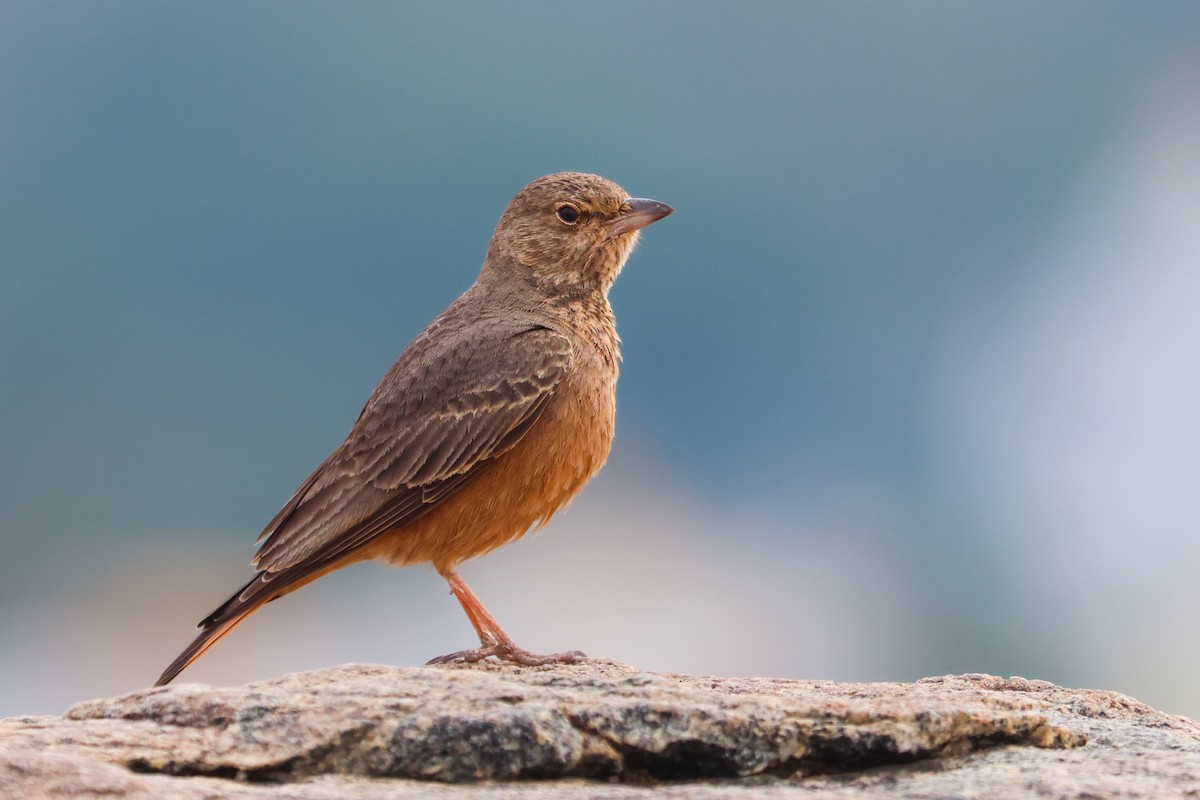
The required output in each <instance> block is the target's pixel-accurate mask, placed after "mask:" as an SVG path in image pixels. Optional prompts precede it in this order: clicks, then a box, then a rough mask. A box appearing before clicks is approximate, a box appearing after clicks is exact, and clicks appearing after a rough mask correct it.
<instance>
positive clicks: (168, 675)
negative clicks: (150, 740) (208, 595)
mask: <svg viewBox="0 0 1200 800" xmlns="http://www.w3.org/2000/svg"><path fill="white" fill-rule="evenodd" d="M258 582H259V576H257V575H255V576H254V579H253V580H251V581H250V582H249V583H247V584H246V585H245V586H243V587H242V588H241V589H238V590H237V592H235V593H234V595H233V596H232V597H230V598H229V599H228V600H226V601H225V602H224V603H222V604H221V605H220V606H219V607H218V608H217V609H216V610H215V611H213V612H212V613H211V614H209V615H208V616H207V617H206V618H205V619H204V621H203V622H201V623H200V635H199V636H197V637H196V638H195V639H194V640H193V641H192V643H191V644H189V645H188V646H187V648H186V649H185V650H184V651H183V652H182V653H180V654H179V657H178V658H176V659H175V660H174V661H172V662H171V666H169V667H167V668H166V669H165V670H163V674H162V675H160V676H159V678H158V681H157V682H156V683H155V684H154V685H155V686H166V685H167V684H168V683H170V682H171V681H173V680H175V678H176V676H178V675H179V673H181V672H183V671H184V670H185V669H187V668H188V666H189V665H191V663H192V662H193V661H195V660H196V659H197V658H199V657H200V656H202V655H204V653H205V651H207V650H208V648H210V647H212V646H213V645H214V644H216V643H217V641H218V640H220V639H221V637H222V636H224V635H225V634H227V633H229V632H230V631H231V630H233V629H234V628H235V627H237V624H238V623H239V622H241V621H242V620H244V619H245V618H246V617H248V616H250V615H251V614H253V613H254V612H255V611H257V610H258V609H259V608H261V607H262V606H263V605H264V604H266V603H267V602H268V601H270V600H272V599H273V597H272V596H271V595H266V596H264V595H263V594H258V595H257V596H255V595H254V594H250V592H251V591H252V590H253V588H254V585H255V584H256V583H258ZM247 595H249V596H247Z"/></svg>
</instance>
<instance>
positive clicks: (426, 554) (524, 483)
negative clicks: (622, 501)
mask: <svg viewBox="0 0 1200 800" xmlns="http://www.w3.org/2000/svg"><path fill="white" fill-rule="evenodd" d="M614 389H615V380H614V381H604V382H602V383H599V384H593V385H590V386H579V385H572V384H571V382H570V380H569V379H568V381H567V382H566V385H565V386H563V387H562V390H560V393H559V394H558V395H557V396H556V397H555V398H554V400H552V401H551V403H550V404H549V405H548V406H547V407H546V409H545V411H544V412H543V413H542V416H541V417H540V418H539V419H538V421H537V423H536V424H535V425H534V426H533V427H532V428H531V429H530V430H529V432H528V433H527V434H525V436H524V437H523V438H522V439H521V440H520V441H519V442H518V443H517V444H516V445H515V446H514V447H513V448H512V449H511V450H509V451H508V452H507V453H505V454H503V455H502V456H500V457H498V458H496V459H495V460H493V461H492V462H490V463H488V464H484V465H481V466H480V468H479V469H480V472H479V473H478V474H477V475H475V476H473V477H472V478H471V480H470V481H469V482H468V484H467V485H466V486H464V487H463V488H462V489H460V490H459V491H458V492H457V493H456V494H455V495H454V496H453V497H451V498H449V499H447V500H446V501H445V502H444V503H442V504H441V505H440V506H438V508H436V509H435V510H433V511H431V512H430V513H429V514H427V515H426V516H424V517H421V518H420V519H418V520H416V521H415V522H413V523H411V524H409V525H407V526H405V527H403V528H399V529H397V530H395V531H390V532H388V533H385V534H383V535H382V536H380V537H379V538H378V539H377V540H376V541H375V542H373V543H372V544H371V545H368V546H367V548H364V551H365V552H364V553H363V556H364V557H366V558H378V559H382V560H385V561H389V562H391V563H393V564H413V563H418V562H422V561H431V562H433V564H434V565H435V566H437V567H452V566H454V565H455V564H457V563H459V562H461V561H464V560H466V559H468V558H472V557H473V556H477V555H481V554H483V553H486V552H488V551H490V550H494V549H495V548H497V547H499V546H500V545H502V544H506V543H508V542H510V541H512V540H513V539H515V538H517V537H519V536H520V535H521V534H523V533H525V532H526V531H528V530H529V529H530V528H531V527H533V526H535V525H541V524H543V523H545V522H546V521H547V520H549V519H550V517H551V516H552V515H553V514H554V512H555V511H557V510H558V509H559V508H561V507H562V506H564V505H565V504H566V503H567V502H568V501H570V500H571V498H572V497H574V496H575V494H576V493H577V492H578V491H579V490H580V489H581V488H583V485H584V484H585V483H587V481H588V479H589V478H591V477H592V476H593V475H595V474H596V472H598V471H599V469H600V467H601V466H603V465H604V461H605V459H606V458H607V457H608V451H609V446H610V445H611V444H612V438H613V423H614V416H615V402H614V401H615V391H614Z"/></svg>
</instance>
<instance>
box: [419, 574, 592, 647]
mask: <svg viewBox="0 0 1200 800" xmlns="http://www.w3.org/2000/svg"><path fill="white" fill-rule="evenodd" d="M438 574H440V575H441V576H442V577H443V578H445V579H446V583H448V584H450V591H451V592H453V593H454V596H455V598H457V599H458V602H459V605H461V606H462V607H463V611H465V612H466V613H467V619H469V620H471V625H473V626H474V628H475V632H476V633H478V634H479V644H480V646H479V647H477V648H475V649H474V650H462V651H460V652H457V653H450V654H449V655H444V656H438V657H437V658H435V659H433V660H431V661H430V662H429V663H430V664H446V663H449V662H452V661H465V662H468V663H474V662H476V661H482V660H483V659H485V658H489V657H492V658H496V659H498V660H500V661H509V662H511V663H513V664H520V665H522V666H526V667H538V666H542V665H543V664H571V663H574V662H576V661H579V660H580V659H582V658H584V655H583V653H580V652H579V651H578V650H571V651H570V652H567V653H555V654H554V655H548V656H540V655H537V654H536V653H531V652H529V651H528V650H525V649H523V648H520V647H517V645H516V644H515V643H514V642H513V640H512V639H511V638H509V635H508V634H507V633H505V632H504V629H503V628H501V627H500V623H499V622H497V621H496V618H495V617H493V616H492V614H491V612H490V611H488V610H487V608H485V607H484V605H483V603H481V602H479V598H478V597H476V596H475V593H474V592H472V591H471V589H470V587H468V586H467V584H466V581H464V580H463V579H462V578H460V577H459V575H458V573H457V572H456V571H455V570H454V569H453V568H451V567H447V568H445V569H440V568H439V569H438Z"/></svg>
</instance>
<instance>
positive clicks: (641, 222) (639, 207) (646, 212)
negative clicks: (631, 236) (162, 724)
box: [608, 197, 675, 236]
mask: <svg viewBox="0 0 1200 800" xmlns="http://www.w3.org/2000/svg"><path fill="white" fill-rule="evenodd" d="M627 205H628V206H629V210H628V211H623V212H621V214H620V215H619V216H617V217H615V218H614V219H612V220H610V221H609V223H608V233H609V235H610V236H619V235H621V234H622V233H632V232H633V231H637V230H641V229H642V228H644V227H646V226H647V225H649V224H651V223H654V222H658V221H659V220H660V219H662V218H663V217H665V216H667V215H668V214H670V213H671V212H672V211H674V210H675V209H673V208H671V207H670V206H669V205H667V204H666V203H660V202H658V201H657V200H646V199H643V198H641V197H631V198H629V200H628V202H627Z"/></svg>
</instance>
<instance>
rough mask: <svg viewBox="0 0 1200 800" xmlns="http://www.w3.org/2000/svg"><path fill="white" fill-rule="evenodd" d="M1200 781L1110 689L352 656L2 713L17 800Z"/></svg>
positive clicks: (832, 794)
mask: <svg viewBox="0 0 1200 800" xmlns="http://www.w3.org/2000/svg"><path fill="white" fill-rule="evenodd" d="M651 794H653V796H654V797H660V796H666V797H672V796H673V797H701V798H707V797H712V798H716V797H777V796H778V797H785V796H786V797H792V796H795V797H805V798H850V797H854V798H864V797H878V798H884V797H886V798H934V797H964V798H992V797H995V798H1012V797H1039V798H1044V797H1072V798H1080V797H1098V798H1099V797H1118V796H1119V797H1147V798H1151V797H1153V798H1171V797H1181V798H1182V797H1193V798H1194V797H1197V796H1200V725H1197V724H1196V723H1195V722H1192V721H1191V720H1187V719H1184V718H1182V717H1171V716H1168V715H1165V714H1162V713H1160V712H1158V711H1155V710H1154V709H1151V708H1149V707H1147V706H1144V705H1142V704H1140V703H1138V702H1136V701H1134V700H1131V699H1129V698H1127V697H1123V696H1121V695H1118V694H1114V693H1111V692H1099V691H1084V690H1071V689H1063V688H1059V687H1057V686H1054V685H1052V684H1049V683H1044V682H1040V681H1028V680H1024V679H1021V678H1011V679H1007V680H1005V679H1002V678H996V677H991V676H986V675H965V676H958V677H945V678H930V679H926V680H923V681H919V682H917V683H915V684H899V683H872V684H841V683H830V682H824V681H783V680H769V679H758V678H752V679H731V678H696V677H688V676H683V675H664V674H653V673H646V672H641V671H638V670H636V669H633V668H631V667H627V666H624V665H622V664H616V663H611V662H603V661H587V662H585V663H582V664H577V665H571V666H557V667H540V668H529V669H526V668H516V667H511V666H502V665H496V664H490V663H489V664H477V665H473V666H447V667H435V668H424V669H397V668H391V667H376V666H345V667H340V668H336V669H328V670H321V671H317V672H308V673H300V674H296V675H288V676H285V677H282V678H279V679H277V680H271V681H266V682H262V683H253V684H249V685H247V686H244V687H241V688H236V689H222V688H211V687H205V686H198V685H188V684H182V685H177V686H172V687H166V688H161V689H147V690H144V691H140V692H134V693H132V694H128V695H125V696H123V697H118V698H115V699H111V700H94V701H90V702H86V703H81V704H79V705H77V706H75V707H73V708H71V709H70V710H69V711H68V712H67V713H66V715H65V716H63V717H16V718H12V719H8V720H3V721H0V797H3V798H73V797H99V796H103V797H114V798H121V797H126V798H159V797H178V798H216V797H222V798H225V797H228V798H264V799H265V798H294V799H295V800H318V799H320V800H325V799H330V800H331V799H332V798H363V799H364V800H371V799H372V798H383V797H388V798H395V797H401V798H406V797H426V796H428V797H440V798H447V799H448V800H449V798H454V797H466V796H472V797H475V796H482V797H494V798H501V797H519V798H530V800H532V799H533V798H552V797H553V798H560V797H567V798H570V797H585V796H586V797H589V798H625V797H629V798H633V797H643V796H645V797H649V796H650V795H651Z"/></svg>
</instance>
